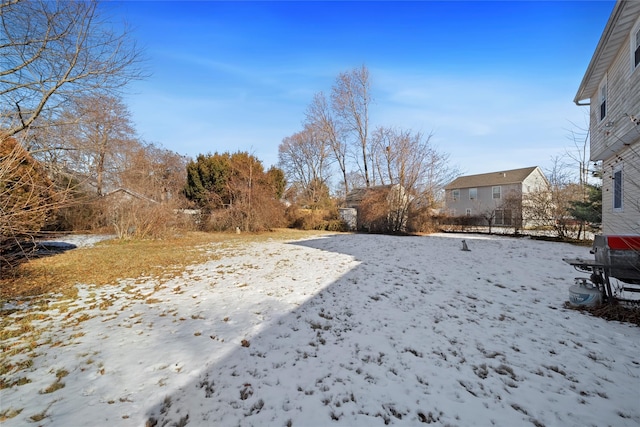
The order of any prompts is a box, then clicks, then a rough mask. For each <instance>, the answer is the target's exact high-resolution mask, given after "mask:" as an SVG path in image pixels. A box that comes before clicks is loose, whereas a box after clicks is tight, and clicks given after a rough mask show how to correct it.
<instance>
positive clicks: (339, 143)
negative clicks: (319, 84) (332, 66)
mask: <svg viewBox="0 0 640 427" xmlns="http://www.w3.org/2000/svg"><path fill="white" fill-rule="evenodd" d="M305 127H310V128H312V129H314V131H315V133H316V135H317V136H318V138H319V139H320V140H321V141H322V142H323V143H324V144H325V145H326V146H328V147H329V148H330V149H331V153H332V154H333V159H334V160H335V162H336V163H337V165H338V168H339V169H340V173H341V175H342V185H343V186H344V194H347V193H348V192H349V180H348V179H347V172H348V171H347V152H348V151H347V148H348V147H347V143H346V141H345V140H344V135H343V132H342V130H341V128H340V127H339V126H338V123H337V122H336V120H335V119H334V117H333V112H332V110H331V108H330V106H329V104H328V103H327V99H326V98H325V96H324V94H323V93H322V92H320V93H317V94H316V95H315V96H314V97H313V101H312V102H311V105H310V106H309V108H308V109H307V112H306V125H305Z"/></svg>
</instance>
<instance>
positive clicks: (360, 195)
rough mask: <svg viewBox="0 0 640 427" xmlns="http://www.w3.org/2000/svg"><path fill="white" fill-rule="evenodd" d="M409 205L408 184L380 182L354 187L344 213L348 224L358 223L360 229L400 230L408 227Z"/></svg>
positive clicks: (357, 227) (344, 218)
mask: <svg viewBox="0 0 640 427" xmlns="http://www.w3.org/2000/svg"><path fill="white" fill-rule="evenodd" d="M408 207H409V196H408V195H407V193H406V191H405V189H404V187H402V186H401V185H399V184H391V185H377V186H373V187H368V188H354V189H353V190H351V191H350V192H349V193H348V194H347V196H346V197H345V209H344V210H343V211H341V214H342V215H343V220H344V221H345V222H346V223H347V224H349V223H350V224H354V223H355V228H356V229H357V230H367V231H385V232H386V231H390V232H398V231H404V230H405V228H406V225H407V214H408ZM354 214H355V221H354V219H353V215H354Z"/></svg>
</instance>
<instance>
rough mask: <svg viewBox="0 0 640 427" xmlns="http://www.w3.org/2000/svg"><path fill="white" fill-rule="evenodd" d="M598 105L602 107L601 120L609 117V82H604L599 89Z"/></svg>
mask: <svg viewBox="0 0 640 427" xmlns="http://www.w3.org/2000/svg"><path fill="white" fill-rule="evenodd" d="M598 105H599V106H600V120H601V121H602V120H604V118H605V117H607V80H606V79H605V80H603V81H602V83H601V84H600V88H599V89H598Z"/></svg>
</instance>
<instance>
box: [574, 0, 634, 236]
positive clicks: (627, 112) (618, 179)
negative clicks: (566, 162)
mask: <svg viewBox="0 0 640 427" xmlns="http://www.w3.org/2000/svg"><path fill="white" fill-rule="evenodd" d="M574 102H575V103H576V104H577V105H590V114H589V122H590V124H589V128H590V136H591V147H590V149H591V161H594V162H598V161H602V166H603V172H604V175H603V180H602V231H603V234H640V1H620V0H618V2H617V3H616V4H615V6H614V8H613V12H612V13H611V16H610V17H609V21H608V22H607V25H606V27H605V29H604V32H603V33H602V37H601V38H600V41H599V42H598V45H597V47H596V50H595V53H594V54H593V57H592V58H591V62H590V63H589V66H588V68H587V71H586V72H585V74H584V77H583V79H582V83H580V87H579V89H578V93H577V94H576V97H575V98H574Z"/></svg>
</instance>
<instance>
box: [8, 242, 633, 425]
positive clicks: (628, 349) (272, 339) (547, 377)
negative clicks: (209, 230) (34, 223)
mask: <svg viewBox="0 0 640 427" xmlns="http://www.w3.org/2000/svg"><path fill="white" fill-rule="evenodd" d="M462 239H465V240H466V241H467V244H468V246H469V248H470V249H471V251H469V252H466V251H462V250H461V248H462V243H461V240H462ZM210 252H211V260H210V261H209V262H207V263H205V264H200V265H194V266H192V267H191V268H189V269H188V271H186V272H185V273H184V274H183V276H182V277H180V278H176V279H173V280H171V281H168V282H164V283H160V282H159V281H158V280H156V279H154V278H140V279H137V280H126V281H122V283H120V284H119V285H118V286H112V287H99V288H95V287H92V286H90V285H88V284H87V285H81V286H80V298H78V299H76V300H73V301H59V300H52V301H51V303H50V305H49V309H48V310H47V311H40V312H39V311H37V310H36V309H34V308H32V309H23V310H19V311H17V312H15V313H13V314H12V316H15V317H16V319H19V318H21V317H23V316H25V314H26V313H29V314H30V315H32V317H31V318H32V319H38V320H35V321H33V322H32V323H31V324H32V325H35V326H33V327H36V328H41V329H42V331H43V332H42V334H41V335H40V336H39V339H38V341H37V343H28V342H21V341H20V339H19V338H14V339H9V340H5V342H3V343H2V346H3V349H9V348H12V349H14V350H15V348H18V347H20V346H23V347H24V351H21V352H19V353H18V354H13V353H15V351H14V352H12V354H11V355H9V356H7V355H6V354H3V356H2V357H3V358H4V359H5V360H4V362H5V365H6V364H7V362H11V363H12V364H13V366H15V367H16V368H15V369H14V370H12V371H11V372H9V373H7V374H6V375H5V381H7V382H8V383H11V384H14V385H13V386H12V387H10V388H7V389H4V390H1V391H0V393H1V394H0V415H3V416H4V417H7V416H11V417H12V418H8V419H5V421H4V425H6V426H7V427H10V426H11V427H12V426H24V425H42V426H88V425H91V426H144V425H147V426H152V425H154V426H174V425H176V426H184V425H189V426H214V425H215V426H236V425H242V426H253V425H255V426H327V425H339V426H375V425H385V424H392V425H407V426H409V425H411V426H414V425H422V424H423V423H424V424H433V425H442V426H447V425H448V426H491V425H495V426H522V425H533V426H538V427H539V426H638V425H639V424H640V405H639V402H640V328H638V327H636V326H632V325H628V324H622V323H618V322H607V321H605V320H602V319H599V318H595V317H591V316H589V315H587V314H583V313H580V312H577V311H574V310H568V309H565V308H564V302H565V301H567V300H568V288H569V286H571V285H572V284H573V278H574V277H578V276H580V274H579V273H578V272H575V271H574V270H573V269H572V268H571V267H570V266H568V265H567V264H565V263H564V262H563V261H562V260H561V259H562V258H563V257H586V258H590V257H591V256H590V255H589V248H586V247H585V248H583V247H576V246H571V245H568V244H561V243H552V242H542V241H535V240H530V239H526V238H525V239H513V238H508V237H497V236H492V237H488V236H479V235H476V236H473V235H471V236H470V235H465V236H461V235H455V234H446V235H445V234H441V235H431V236H421V237H395V236H380V235H360V234H355V235H352V234H338V235H324V236H318V237H317V238H312V239H307V240H300V241H294V242H281V241H275V240H271V241H268V242H263V243H253V244H250V245H246V246H243V247H240V246H238V247H235V248H229V247H227V246H226V247H225V249H222V248H217V247H216V246H211V248H210ZM18 323H19V322H18V321H16V327H18ZM36 344H37V345H36ZM34 355H35V357H34ZM29 358H31V359H32V362H29V361H28V360H29ZM19 384H21V385H19ZM16 414H17V415H16Z"/></svg>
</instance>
